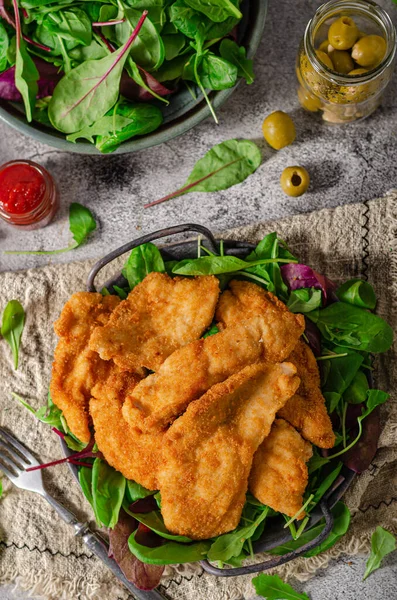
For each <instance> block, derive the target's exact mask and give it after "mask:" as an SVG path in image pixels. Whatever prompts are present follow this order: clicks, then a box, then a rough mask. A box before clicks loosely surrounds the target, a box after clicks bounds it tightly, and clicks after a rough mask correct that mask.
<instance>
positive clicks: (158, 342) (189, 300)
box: [90, 273, 219, 371]
mask: <svg viewBox="0 0 397 600" xmlns="http://www.w3.org/2000/svg"><path fill="white" fill-rule="evenodd" d="M218 296H219V283H218V280H217V279H216V277H214V276H213V275H209V276H205V277H195V278H191V279H188V278H181V277H174V278H173V279H171V277H169V276H168V275H166V274H164V273H149V275H147V276H146V277H145V279H144V280H143V281H142V282H141V283H139V284H138V285H137V286H136V287H135V288H134V289H133V290H132V292H130V294H129V295H128V298H127V299H126V300H123V302H121V303H120V305H119V306H118V307H117V309H116V310H115V311H114V313H113V314H112V316H111V318H110V320H109V322H108V324H107V325H106V326H105V327H99V328H98V329H96V330H95V331H94V332H93V334H92V336H91V340H90V349H91V350H95V351H96V352H98V354H99V355H100V357H101V358H102V359H104V360H110V359H113V360H114V362H115V363H116V364H117V365H118V366H119V367H120V369H123V370H125V371H136V370H137V369H139V367H146V368H147V369H150V370H152V371H157V369H158V368H159V367H160V365H161V364H162V363H163V362H164V361H165V359H166V358H167V357H168V356H169V355H170V354H172V353H173V352H174V351H175V350H177V349H178V348H180V347H182V346H185V344H188V343H189V342H193V340H197V339H198V338H199V337H200V336H201V335H202V334H203V333H204V331H205V330H206V328H207V327H208V326H209V325H210V324H211V322H212V319H213V316H214V312H215V306H216V303H217V301H218Z"/></svg>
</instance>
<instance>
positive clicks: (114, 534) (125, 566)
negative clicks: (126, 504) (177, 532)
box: [109, 509, 164, 591]
mask: <svg viewBox="0 0 397 600" xmlns="http://www.w3.org/2000/svg"><path fill="white" fill-rule="evenodd" d="M137 525H138V523H137V521H136V520H135V519H134V518H133V517H131V516H130V515H128V514H127V513H126V512H125V511H124V510H122V509H121V510H120V514H119V520H118V522H117V524H116V525H115V527H114V528H113V529H110V530H109V543H110V546H109V556H110V557H112V558H114V560H115V561H116V562H117V564H118V565H119V567H120V569H121V570H122V571H123V573H124V575H125V576H126V578H127V579H128V581H131V582H132V583H133V584H134V585H136V587H137V588H139V589H140V590H147V591H149V590H152V589H153V588H155V587H156V586H157V585H158V584H159V582H160V579H161V576H162V574H163V571H164V567H163V566H158V565H148V564H145V563H142V562H141V561H140V560H138V559H137V558H136V556H134V555H133V554H132V553H131V552H130V549H129V548H128V538H129V537H130V535H131V533H133V532H134V531H135V530H136V528H137ZM139 527H140V528H141V524H140V525H139ZM146 529H148V528H146ZM149 531H151V530H150V529H149ZM151 533H153V532H151ZM137 535H138V534H137ZM157 537H158V536H157ZM145 539H146V538H145ZM156 545H159V544H156Z"/></svg>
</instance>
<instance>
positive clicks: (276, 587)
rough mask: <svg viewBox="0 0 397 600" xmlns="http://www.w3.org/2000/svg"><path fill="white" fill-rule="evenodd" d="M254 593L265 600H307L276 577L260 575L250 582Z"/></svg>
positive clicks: (307, 599) (306, 596)
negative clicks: (265, 599)
mask: <svg viewBox="0 0 397 600" xmlns="http://www.w3.org/2000/svg"><path fill="white" fill-rule="evenodd" d="M252 583H253V584H254V587H255V591H256V593H257V594H259V595H260V596H263V598H267V600H309V596H308V595H307V594H299V593H298V592H296V591H295V590H294V588H293V587H291V586H290V585H289V584H288V583H284V581H283V580H282V579H280V577H279V576H278V575H265V574H264V573H262V574H261V575H258V576H257V577H254V578H253V580H252Z"/></svg>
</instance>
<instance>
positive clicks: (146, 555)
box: [128, 533, 211, 565]
mask: <svg viewBox="0 0 397 600" xmlns="http://www.w3.org/2000/svg"><path fill="white" fill-rule="evenodd" d="M135 535H136V533H133V534H132V535H130V537H129V538H128V547H129V549H130V551H131V552H132V554H134V556H136V557H137V558H139V560H141V561H142V562H143V563H148V564H150V565H172V564H177V563H186V562H197V561H199V560H203V559H204V558H205V557H206V556H207V552H208V550H209V548H210V545H211V542H210V541H202V542H195V543H193V544H179V543H178V542H166V543H165V544H163V545H162V546H159V547H156V548H149V547H148V546H142V545H141V544H139V543H138V542H137V541H136V539H135Z"/></svg>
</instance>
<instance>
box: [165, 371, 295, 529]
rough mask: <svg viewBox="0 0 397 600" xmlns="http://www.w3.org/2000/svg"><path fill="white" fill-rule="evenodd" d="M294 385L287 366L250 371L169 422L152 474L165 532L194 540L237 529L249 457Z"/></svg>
mask: <svg viewBox="0 0 397 600" xmlns="http://www.w3.org/2000/svg"><path fill="white" fill-rule="evenodd" d="M298 385H299V378H298V377H297V376H296V369H295V367H294V366H293V365H292V364H290V363H281V364H270V365H269V364H268V365H265V364H261V365H250V366H248V367H246V368H245V369H243V370H242V371H240V372H239V373H236V374H235V375H232V376H231V377H229V379H227V380H226V381H224V382H222V383H219V384H217V385H214V386H213V387H212V388H211V389H210V390H209V391H208V392H207V393H206V394H204V396H202V397H201V398H199V399H198V400H196V401H195V402H192V403H191V404H190V406H189V407H188V408H187V410H186V412H185V414H184V415H182V416H181V417H179V419H177V420H176V421H175V422H174V423H173V425H172V426H171V427H170V429H169V430H168V431H167V433H166V434H165V436H164V445H163V464H162V466H161V467H160V469H159V473H158V481H159V484H160V492H161V512H162V515H163V518H164V522H165V525H166V527H167V529H168V530H169V531H171V532H173V533H176V534H179V535H186V536H188V537H190V538H192V539H197V540H199V539H206V538H211V537H213V536H217V535H221V534H222V533H226V532H228V531H231V530H233V529H235V527H237V525H238V523H239V521H240V517H241V512H242V509H243V505H244V502H245V494H246V491H247V486H248V476H249V473H250V470H251V465H252V459H253V455H254V453H255V451H256V450H257V448H258V446H259V445H260V444H261V443H262V441H263V439H264V438H265V437H266V436H267V435H268V433H269V431H270V428H271V425H272V423H273V420H274V418H275V415H276V412H277V411H278V410H279V409H280V407H281V406H283V404H284V403H285V402H286V400H287V399H288V398H289V397H290V396H291V395H292V394H293V393H294V392H295V390H296V389H297V387H298Z"/></svg>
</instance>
